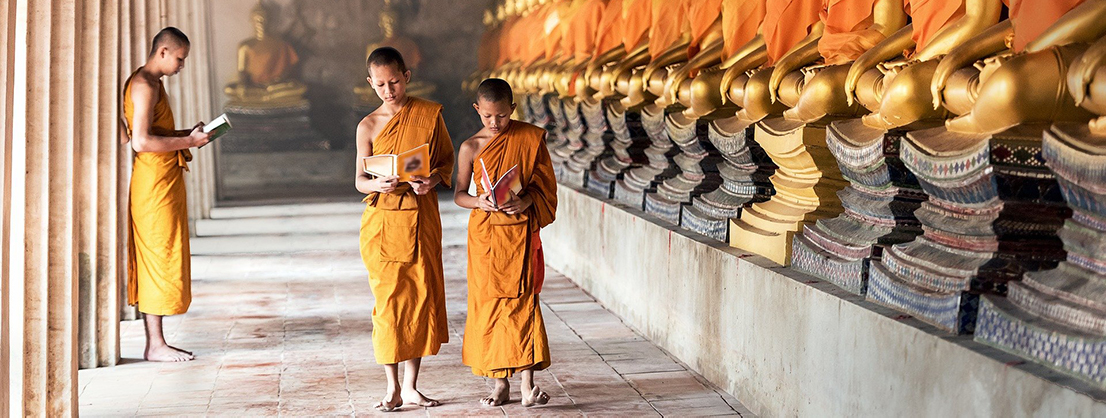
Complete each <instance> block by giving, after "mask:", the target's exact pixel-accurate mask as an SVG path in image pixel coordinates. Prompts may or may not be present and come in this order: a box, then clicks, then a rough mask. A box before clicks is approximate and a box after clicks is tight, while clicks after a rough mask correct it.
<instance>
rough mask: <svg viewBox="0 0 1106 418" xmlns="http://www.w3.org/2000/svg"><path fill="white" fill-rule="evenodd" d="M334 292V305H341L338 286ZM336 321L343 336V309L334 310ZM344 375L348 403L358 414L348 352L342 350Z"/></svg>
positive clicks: (333, 288)
mask: <svg viewBox="0 0 1106 418" xmlns="http://www.w3.org/2000/svg"><path fill="white" fill-rule="evenodd" d="M331 290H333V292H334V306H339V297H338V293H339V292H338V286H333V285H332V286H331ZM334 316H335V317H336V318H335V321H336V322H337V323H338V338H339V339H341V338H342V311H341V310H335V311H334ZM342 376H343V378H344V380H345V389H346V403H347V404H349V409H350V411H351V412H350V415H357V407H356V406H354V405H353V391H351V390H350V388H349V363H347V362H346V353H345V352H344V351H343V352H342Z"/></svg>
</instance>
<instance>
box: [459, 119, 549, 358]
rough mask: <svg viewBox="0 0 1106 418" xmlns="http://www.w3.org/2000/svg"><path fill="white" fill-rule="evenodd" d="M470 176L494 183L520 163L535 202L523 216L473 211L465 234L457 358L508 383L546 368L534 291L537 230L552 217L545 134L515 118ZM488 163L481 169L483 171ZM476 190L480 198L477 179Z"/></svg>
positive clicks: (525, 190) (526, 188) (487, 147)
mask: <svg viewBox="0 0 1106 418" xmlns="http://www.w3.org/2000/svg"><path fill="white" fill-rule="evenodd" d="M473 160H474V161H473V172H474V173H481V172H482V170H483V169H487V170H488V175H490V176H492V178H499V176H501V175H502V174H503V173H504V172H506V171H507V170H509V169H510V168H511V167H513V166H515V165H518V170H519V173H520V177H519V179H520V180H521V183H522V190H523V191H522V193H520V194H524V195H527V196H530V198H531V199H533V201H534V204H533V205H532V206H530V208H528V209H526V211H524V212H523V213H521V214H517V215H507V214H505V213H502V212H484V211H482V210H473V211H472V213H471V214H470V215H469V228H468V234H469V238H468V257H469V265H468V283H469V295H468V319H467V320H466V321H465V338H464V346H463V348H462V360H463V362H464V363H465V365H467V366H469V367H472V372H473V374H476V375H478V376H485V377H491V378H504V377H510V376H511V375H512V374H514V373H515V372H516V371H519V370H523V369H527V368H530V369H533V370H542V369H545V368H546V367H549V364H550V356H549V339H548V337H547V336H546V334H545V323H544V321H543V320H542V315H541V307H540V306H539V303H538V302H539V300H538V291H539V290H540V283H538V281H539V280H540V277H541V276H542V275H543V274H544V271H545V266H544V265H543V264H539V262H538V261H537V260H539V259H540V255H539V254H540V252H539V248H540V245H541V244H540V242H541V240H540V238H539V237H538V230H539V229H540V228H542V227H544V226H546V225H549V224H550V223H551V222H553V219H554V217H555V216H556V213H557V182H556V179H555V178H554V176H553V163H552V162H551V161H550V160H549V151H548V150H547V149H546V147H545V130H543V129H541V128H539V127H536V126H534V125H531V124H528V123H525V122H520V121H516V120H512V121H511V123H510V125H508V126H507V129H506V130H505V131H503V132H500V133H499V134H498V135H496V136H495V137H494V138H492V139H491V140H490V141H489V142H488V144H487V145H485V146H484V148H483V149H482V150H481V151H480V152H479V153H477V155H476V156H475V158H473ZM481 161H483V164H487V165H486V166H482V165H481V164H482V163H481ZM476 184H477V186H476V187H477V192H478V193H480V194H483V193H484V189H483V186H482V185H480V182H479V181H477V182H476Z"/></svg>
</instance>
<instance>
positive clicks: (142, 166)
mask: <svg viewBox="0 0 1106 418" xmlns="http://www.w3.org/2000/svg"><path fill="white" fill-rule="evenodd" d="M132 78H134V74H131V78H128V79H127V81H126V82H125V83H124V84H123V85H124V87H123V116H124V117H125V118H126V119H127V126H134V102H132V101H131V79H132ZM158 89H159V90H160V94H159V96H158V100H157V103H156V104H154V111H153V121H152V123H151V124H150V133H151V134H154V135H158V136H177V134H176V130H175V125H174V124H175V122H174V121H173V110H172V109H170V108H169V95H168V93H166V92H165V86H164V85H163V84H161V82H160V81H159V82H158ZM129 133H130V134H131V137H133V136H134V133H133V132H129ZM191 160H192V154H191V153H190V152H188V150H180V151H169V152H138V153H135V154H134V169H133V171H132V173H131V191H130V214H131V231H130V238H131V239H130V243H129V245H128V247H129V248H128V251H127V252H128V258H129V259H130V269H128V272H127V273H128V281H127V302H128V303H129V304H131V305H134V304H137V305H138V310H139V311H141V312H142V313H146V314H151V315H162V316H164V315H178V314H182V313H185V312H187V311H188V305H190V304H191V303H192V261H191V260H192V259H191V252H190V250H189V248H188V200H187V198H186V196H185V191H184V172H185V171H187V170H188V162H189V161H191Z"/></svg>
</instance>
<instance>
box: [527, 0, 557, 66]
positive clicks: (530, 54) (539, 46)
mask: <svg viewBox="0 0 1106 418" xmlns="http://www.w3.org/2000/svg"><path fill="white" fill-rule="evenodd" d="M551 10H552V7H551V6H550V5H548V4H547V5H544V6H542V7H541V8H539V9H536V10H534V11H533V12H532V13H530V15H529V16H527V18H528V19H527V22H526V30H527V33H526V38H525V39H526V56H525V58H524V59H523V60H522V61H523V63H524V64H525V65H530V64H533V63H534V62H536V61H538V60H540V59H542V58H546V55H545V53H546V48H545V40H544V39H543V38H544V37H545V20H546V18H547V17H549V13H550V11H551Z"/></svg>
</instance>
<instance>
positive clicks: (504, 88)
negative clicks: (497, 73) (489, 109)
mask: <svg viewBox="0 0 1106 418" xmlns="http://www.w3.org/2000/svg"><path fill="white" fill-rule="evenodd" d="M481 99H483V100H487V101H489V102H492V103H497V102H506V103H507V104H514V102H515V96H514V93H513V92H512V91H511V85H510V84H508V83H507V82H506V81H505V80H503V79H500V78H489V79H486V80H484V81H482V82H480V86H479V87H477V88H476V100H477V101H480V100H481Z"/></svg>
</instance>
